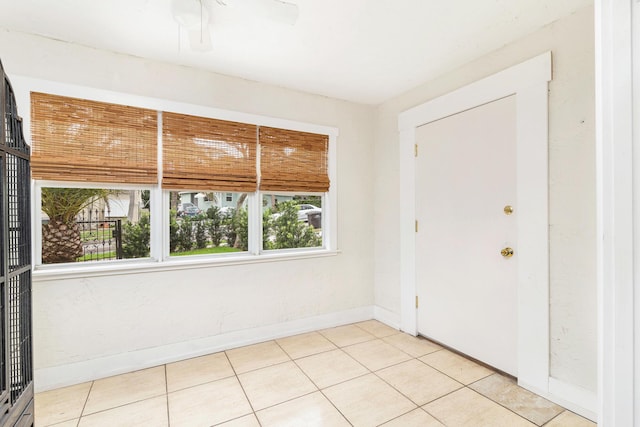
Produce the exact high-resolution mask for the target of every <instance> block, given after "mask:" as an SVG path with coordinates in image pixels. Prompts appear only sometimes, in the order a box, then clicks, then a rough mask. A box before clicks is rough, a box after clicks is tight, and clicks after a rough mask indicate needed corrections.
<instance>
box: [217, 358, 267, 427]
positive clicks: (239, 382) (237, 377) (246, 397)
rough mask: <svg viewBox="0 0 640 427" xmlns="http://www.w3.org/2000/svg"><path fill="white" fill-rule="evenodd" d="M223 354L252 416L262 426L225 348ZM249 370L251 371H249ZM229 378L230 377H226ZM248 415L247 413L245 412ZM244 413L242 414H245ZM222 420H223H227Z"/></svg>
mask: <svg viewBox="0 0 640 427" xmlns="http://www.w3.org/2000/svg"><path fill="white" fill-rule="evenodd" d="M224 356H225V357H226V358H227V362H228V363H229V366H231V370H232V371H233V376H234V378H235V379H236V381H237V382H238V384H239V385H240V389H241V390H242V394H244V398H245V399H247V403H248V404H249V407H250V408H251V413H252V414H253V416H254V418H255V419H256V421H257V422H258V425H259V426H262V423H261V422H260V419H259V418H258V415H257V414H256V410H255V408H254V407H253V404H252V403H251V400H250V399H249V395H247V391H246V390H245V389H244V386H243V385H242V381H240V377H239V376H238V373H237V372H236V368H235V367H234V366H233V363H231V359H230V358H229V355H228V354H227V350H225V351H224ZM249 372H251V371H249ZM228 378H231V377H228ZM246 415H249V414H246ZM246 415H243V417H244V416H246ZM227 421H231V420H227ZM227 421H224V422H227Z"/></svg>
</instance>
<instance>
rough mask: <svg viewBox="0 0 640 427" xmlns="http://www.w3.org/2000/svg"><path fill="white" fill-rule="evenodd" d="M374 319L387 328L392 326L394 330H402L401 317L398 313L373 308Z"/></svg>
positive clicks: (378, 307) (376, 307) (377, 307)
mask: <svg viewBox="0 0 640 427" xmlns="http://www.w3.org/2000/svg"><path fill="white" fill-rule="evenodd" d="M373 318H374V319H376V320H379V321H380V322H382V323H384V324H385V325H387V326H391V327H392V328H393V329H398V330H400V316H398V315H397V314H396V313H394V312H392V311H389V310H387V309H386V308H382V307H380V306H377V305H376V306H374V307H373Z"/></svg>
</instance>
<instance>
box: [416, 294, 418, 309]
mask: <svg viewBox="0 0 640 427" xmlns="http://www.w3.org/2000/svg"><path fill="white" fill-rule="evenodd" d="M416 308H418V295H416Z"/></svg>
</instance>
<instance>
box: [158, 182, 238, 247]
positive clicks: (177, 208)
mask: <svg viewBox="0 0 640 427" xmlns="http://www.w3.org/2000/svg"><path fill="white" fill-rule="evenodd" d="M231 194H232V195H235V196H236V199H237V200H238V202H237V204H236V206H234V207H229V206H227V207H222V206H221V203H220V202H221V199H220V198H219V196H218V195H216V193H214V192H210V193H209V197H208V198H207V199H208V200H206V201H205V200H204V199H205V197H204V193H202V192H198V191H196V190H193V191H180V192H177V191H171V192H169V205H170V219H169V255H170V256H185V255H207V254H226V253H237V252H246V251H247V250H248V248H249V241H248V236H249V223H248V219H249V216H248V209H247V193H231ZM192 200H193V202H192Z"/></svg>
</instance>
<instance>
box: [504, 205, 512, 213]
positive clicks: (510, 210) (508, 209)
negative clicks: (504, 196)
mask: <svg viewBox="0 0 640 427" xmlns="http://www.w3.org/2000/svg"><path fill="white" fill-rule="evenodd" d="M512 213H513V206H511V205H507V206H505V207H504V214H505V215H511V214H512Z"/></svg>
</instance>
